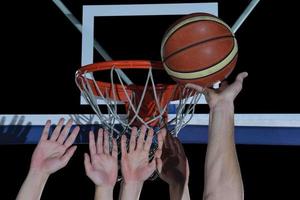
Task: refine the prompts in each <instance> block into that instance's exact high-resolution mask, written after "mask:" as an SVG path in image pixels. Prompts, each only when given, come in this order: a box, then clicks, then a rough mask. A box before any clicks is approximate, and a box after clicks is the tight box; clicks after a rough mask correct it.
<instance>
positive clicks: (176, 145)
mask: <svg viewBox="0 0 300 200" xmlns="http://www.w3.org/2000/svg"><path fill="white" fill-rule="evenodd" d="M174 143H175V147H176V150H177V152H178V153H179V154H182V155H184V156H185V152H184V148H183V146H182V144H181V142H180V141H179V139H178V138H174Z"/></svg>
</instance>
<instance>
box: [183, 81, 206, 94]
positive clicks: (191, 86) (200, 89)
mask: <svg viewBox="0 0 300 200" xmlns="http://www.w3.org/2000/svg"><path fill="white" fill-rule="evenodd" d="M185 87H188V88H192V89H194V90H197V91H198V92H203V91H204V88H203V87H202V86H200V85H196V84H193V83H188V84H186V85H185Z"/></svg>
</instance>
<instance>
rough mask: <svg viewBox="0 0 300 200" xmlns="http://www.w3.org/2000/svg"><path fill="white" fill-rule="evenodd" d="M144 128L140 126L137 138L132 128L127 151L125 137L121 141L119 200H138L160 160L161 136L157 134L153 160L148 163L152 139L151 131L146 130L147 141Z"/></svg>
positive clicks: (135, 130)
mask: <svg viewBox="0 0 300 200" xmlns="http://www.w3.org/2000/svg"><path fill="white" fill-rule="evenodd" d="M146 131H147V130H146V127H145V126H142V127H141V130H140V135H139V137H138V138H137V129H136V128H133V129H132V132H131V137H130V141H129V148H128V150H127V145H126V143H127V142H126V141H127V138H126V136H125V135H123V136H122V139H121V151H122V158H121V171H122V175H123V182H122V185H121V192H120V199H122V200H127V199H138V198H139V195H140V192H141V190H142V187H143V183H144V181H145V180H147V179H148V178H149V177H150V175H151V174H152V173H153V172H154V171H155V170H156V161H157V160H159V159H160V156H161V153H162V142H163V140H162V136H161V134H158V148H157V150H156V152H155V155H154V158H153V160H152V161H151V162H149V151H150V147H151V144H152V139H153V130H152V129H150V130H148V134H147V139H146V140H145V136H146Z"/></svg>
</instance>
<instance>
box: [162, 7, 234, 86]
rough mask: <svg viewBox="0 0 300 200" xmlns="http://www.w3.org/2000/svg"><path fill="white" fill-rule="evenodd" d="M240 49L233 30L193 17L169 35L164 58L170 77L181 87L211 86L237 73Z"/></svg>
mask: <svg viewBox="0 0 300 200" xmlns="http://www.w3.org/2000/svg"><path fill="white" fill-rule="evenodd" d="M237 55H238V45H237V41H236V39H235V37H234V34H233V33H232V32H231V29H230V27H229V26H228V25H227V24H226V23H225V22H223V21H222V20H221V19H220V18H218V17H216V16H214V15H211V14H207V13H196V14H190V15H188V16H185V17H183V18H181V19H179V20H178V21H177V22H176V23H175V24H173V25H172V26H171V27H170V28H169V29H168V31H167V32H166V34H165V36H164V38H163V41H162V45H161V57H162V61H163V64H164V67H165V69H166V71H167V73H168V74H169V75H170V76H171V77H172V78H173V79H174V80H175V81H177V82H179V83H183V84H185V83H195V84H198V85H201V86H211V85H213V84H214V83H216V82H218V81H222V80H223V79H225V78H226V77H227V76H228V75H229V74H230V73H231V72H232V70H233V69H234V67H235V65H236V61H237Z"/></svg>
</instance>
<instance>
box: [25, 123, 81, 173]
mask: <svg viewBox="0 0 300 200" xmlns="http://www.w3.org/2000/svg"><path fill="white" fill-rule="evenodd" d="M64 121H65V120H64V119H60V120H59V122H58V124H57V126H56V128H55V129H54V131H53V133H52V135H51V136H50V138H49V139H48V136H49V129H50V125H51V122H50V120H48V121H47V123H46V125H45V128H44V130H43V132H42V136H41V139H40V141H39V143H38V145H37V147H36V148H35V150H34V152H33V155H32V159H31V165H30V170H31V171H39V172H40V173H44V174H47V175H50V174H52V173H54V172H56V171H58V170H59V169H61V168H63V167H65V166H66V165H67V164H68V162H69V160H70V158H71V157H72V156H73V154H74V152H75V150H76V146H72V147H71V145H72V144H73V142H74V140H75V139H76V137H77V135H78V132H79V127H76V128H74V129H73V131H72V133H71V134H70V135H69V136H68V133H69V131H70V128H71V126H72V123H73V120H69V121H68V122H67V124H66V125H65V127H64V128H63V125H64Z"/></svg>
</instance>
